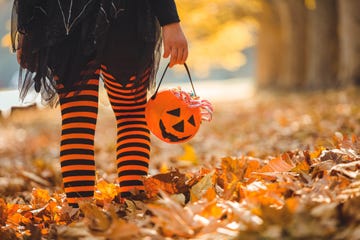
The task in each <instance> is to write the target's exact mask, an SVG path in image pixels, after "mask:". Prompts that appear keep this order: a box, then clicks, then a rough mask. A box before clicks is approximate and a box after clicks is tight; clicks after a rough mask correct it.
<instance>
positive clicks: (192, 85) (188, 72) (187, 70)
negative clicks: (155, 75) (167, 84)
mask: <svg viewBox="0 0 360 240" xmlns="http://www.w3.org/2000/svg"><path fill="white" fill-rule="evenodd" d="M169 64H170V63H168V64H167V65H166V68H165V70H164V72H163V74H162V76H161V78H160V81H159V85H158V86H157V88H156V90H155V93H154V94H153V96H152V97H151V99H155V97H156V94H157V93H158V91H159V88H160V85H161V83H162V81H163V79H164V76H165V73H166V71H167V70H168V68H169ZM184 66H185V69H186V72H187V75H188V77H189V80H190V83H191V87H192V89H193V92H194V95H195V97H196V92H195V88H194V84H193V81H192V79H191V75H190V71H189V68H188V66H187V64H186V63H184Z"/></svg>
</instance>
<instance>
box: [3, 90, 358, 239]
mask: <svg viewBox="0 0 360 240" xmlns="http://www.w3.org/2000/svg"><path fill="white" fill-rule="evenodd" d="M356 92H357V90H356V89H355V90H351V89H350V90H345V91H337V92H323V93H322V94H316V93H313V94H309V93H307V94H302V95H299V94H296V95H295V94H290V95H287V96H278V97H274V95H269V94H259V95H258V96H257V97H256V98H250V99H245V100H242V101H241V102H238V103H234V102H215V104H214V105H215V108H216V111H215V115H214V120H213V122H212V123H210V124H205V125H202V126H201V130H200V132H199V133H198V135H197V136H196V137H195V138H194V139H193V140H192V141H190V143H188V144H183V145H167V144H166V143H162V142H160V141H158V140H156V139H155V138H154V139H153V151H152V170H151V172H150V173H151V174H150V175H149V176H148V177H146V178H144V184H145V188H146V194H145V196H142V199H133V200H130V199H128V200H124V199H119V197H118V193H119V187H118V185H117V184H116V183H114V179H115V178H116V177H115V176H116V173H115V172H114V171H115V169H114V168H115V166H114V165H112V164H111V163H112V161H113V159H114V157H115V156H113V155H112V154H113V150H114V143H113V142H112V141H111V140H109V132H111V131H113V129H109V126H110V125H111V124H110V123H111V121H113V118H112V115H111V110H110V109H108V110H107V109H106V108H103V107H104V106H103V107H102V108H101V110H100V111H101V112H102V114H105V117H103V119H102V120H101V121H100V123H99V126H98V127H99V132H100V134H99V136H98V145H97V149H96V156H97V167H98V180H97V187H96V193H95V198H94V200H93V201H91V202H82V203H81V204H80V211H77V210H74V209H72V208H70V207H69V206H67V204H66V201H65V198H64V194H63V191H62V188H61V180H60V178H59V168H58V162H57V157H56V156H57V150H56V149H57V148H58V145H57V144H58V143H57V141H58V136H59V135H58V134H59V132H58V130H59V127H60V126H59V125H58V122H57V120H58V118H59V115H58V114H59V113H58V112H57V109H54V110H50V109H43V110H33V109H30V110H16V111H14V112H13V114H12V115H11V116H10V117H9V118H6V119H2V120H1V122H0V123H1V130H2V131H3V132H2V135H1V138H0V140H1V141H0V154H1V155H0V156H1V159H2V161H1V168H0V174H1V175H0V185H1V198H0V225H1V228H0V236H1V237H0V238H1V239H146V237H147V239H149V238H150V239H165V238H170V239H209V238H210V239H233V238H236V239H262V238H265V239H294V238H296V239H298V238H300V239H314V238H315V239H356V238H357V233H358V232H359V231H360V229H359V224H360V217H359V214H358V212H359V210H360V197H359V195H360V181H359V169H360V160H359V159H360V157H359V152H360V140H359V138H358V136H359V134H360V133H359V128H358V124H357V122H358V121H359V119H360V117H359V116H360V115H359V108H358V106H359V105H358V104H359V103H358V100H357V99H358V98H357V97H356V96H357V94H356ZM329 106H331V107H329ZM34 113H36V114H34ZM24 116H25V117H26V118H24ZM24 119H26V120H24ZM224 126H232V127H231V129H229V130H227V131H224V130H223V129H224ZM44 127H46V128H44ZM49 129H51V130H52V131H49ZM114 137H115V136H114ZM4 139H6V141H4ZM30 139H31V140H32V141H29V140H30ZM219 139H222V142H221V141H219ZM24 142H28V144H27V145H24V144H23V143H24ZM240 151H241V152H240ZM10 163H11V164H10ZM14 166H16V168H14ZM109 166H110V167H109ZM319 229H321V231H320V230H319Z"/></svg>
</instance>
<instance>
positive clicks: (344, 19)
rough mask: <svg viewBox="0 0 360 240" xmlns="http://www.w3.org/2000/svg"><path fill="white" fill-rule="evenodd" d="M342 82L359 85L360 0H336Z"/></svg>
mask: <svg viewBox="0 0 360 240" xmlns="http://www.w3.org/2000/svg"><path fill="white" fill-rule="evenodd" d="M338 5H339V29H338V30H339V36H340V39H339V41H340V43H339V46H340V71H339V79H340V81H341V83H342V84H344V85H349V84H357V85H360V1H359V0H338Z"/></svg>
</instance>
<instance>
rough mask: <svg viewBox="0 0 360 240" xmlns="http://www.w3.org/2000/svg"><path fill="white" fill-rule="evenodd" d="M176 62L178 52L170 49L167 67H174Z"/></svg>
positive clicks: (175, 49)
mask: <svg viewBox="0 0 360 240" xmlns="http://www.w3.org/2000/svg"><path fill="white" fill-rule="evenodd" d="M177 62H178V50H177V48H172V49H171V57H170V64H169V67H172V66H174V65H175V64H176V63H177Z"/></svg>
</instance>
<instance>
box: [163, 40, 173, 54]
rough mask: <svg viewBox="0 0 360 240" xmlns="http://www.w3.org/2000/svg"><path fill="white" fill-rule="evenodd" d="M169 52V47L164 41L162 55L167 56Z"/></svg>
mask: <svg viewBox="0 0 360 240" xmlns="http://www.w3.org/2000/svg"><path fill="white" fill-rule="evenodd" d="M170 52H171V50H170V47H168V45H167V44H165V43H164V54H163V57H164V58H167V57H169V55H170Z"/></svg>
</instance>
